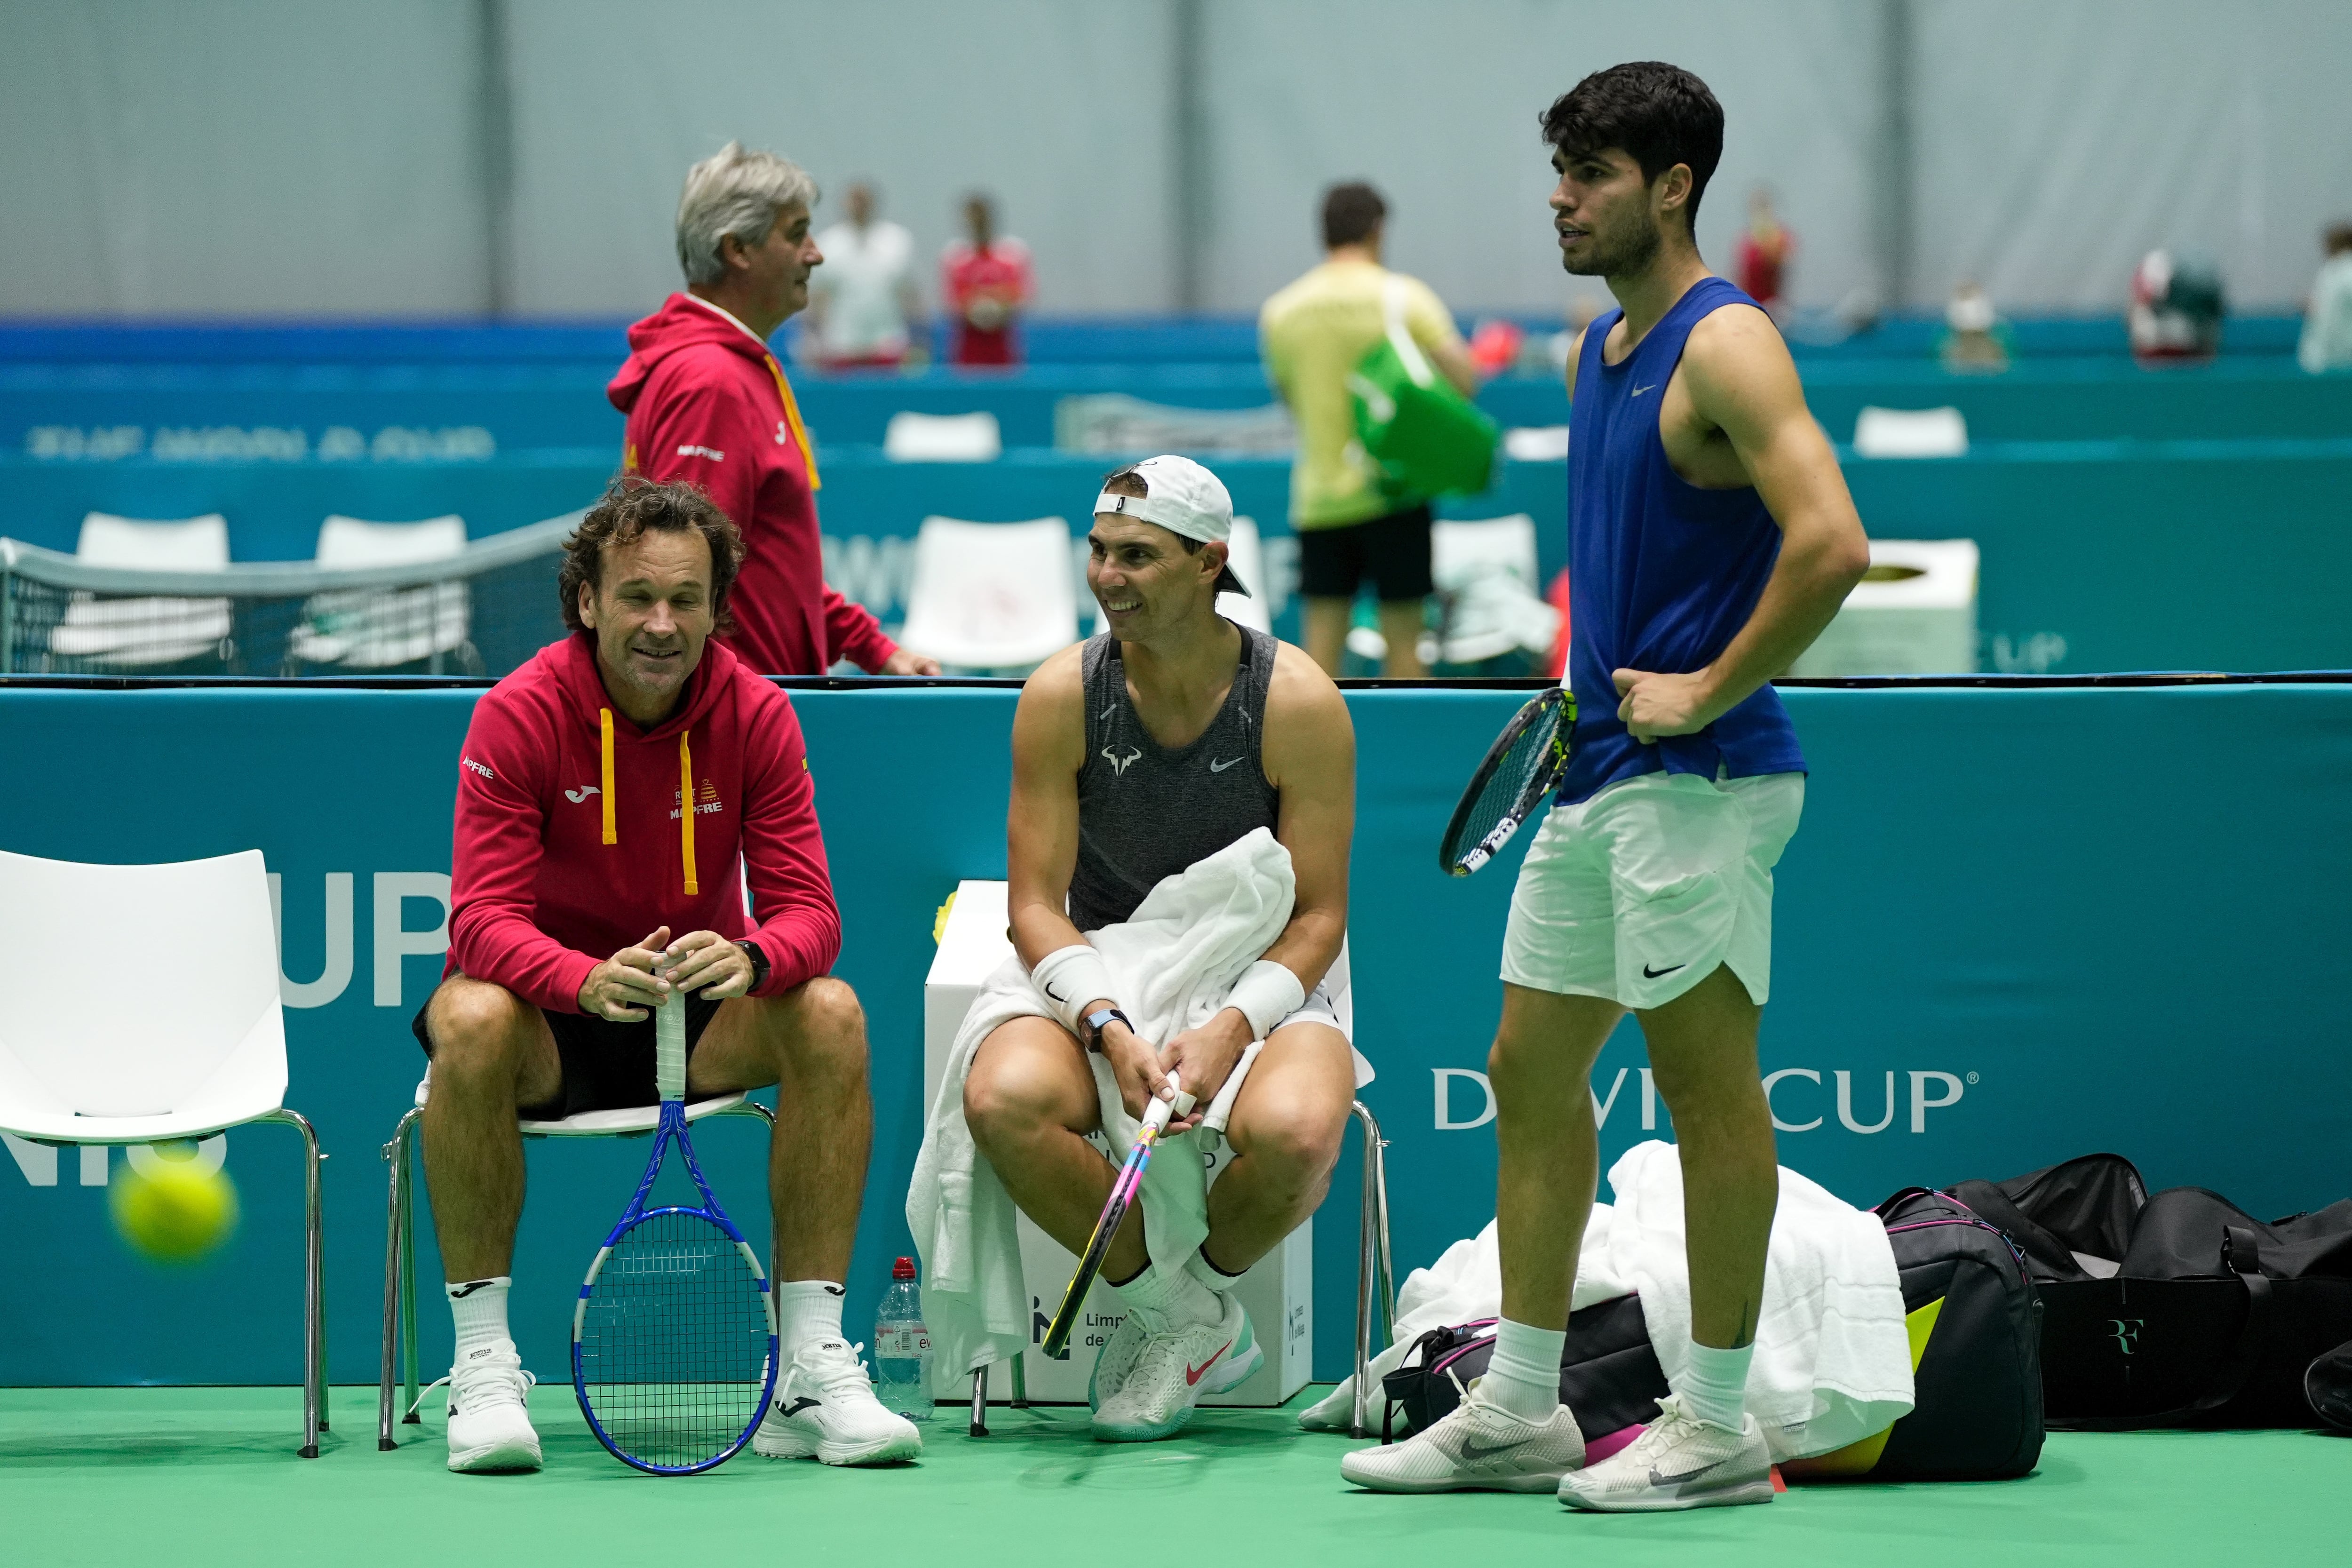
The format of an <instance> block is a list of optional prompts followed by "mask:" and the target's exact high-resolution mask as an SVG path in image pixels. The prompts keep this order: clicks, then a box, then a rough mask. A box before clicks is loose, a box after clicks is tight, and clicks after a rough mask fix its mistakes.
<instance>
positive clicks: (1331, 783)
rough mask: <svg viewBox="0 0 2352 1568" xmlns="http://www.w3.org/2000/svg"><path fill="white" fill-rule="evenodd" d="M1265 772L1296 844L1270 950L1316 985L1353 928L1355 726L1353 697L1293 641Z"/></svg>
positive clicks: (1281, 823) (1278, 678) (1268, 713)
mask: <svg viewBox="0 0 2352 1568" xmlns="http://www.w3.org/2000/svg"><path fill="white" fill-rule="evenodd" d="M1265 773H1266V777H1267V778H1268V779H1269V780H1271V781H1272V782H1273V784H1274V786H1275V788H1276V790H1278V791H1279V792H1280V794H1281V806H1280V815H1279V818H1278V821H1277V824H1276V828H1275V837H1276V838H1278V839H1280V840H1281V842H1282V847H1284V848H1286V849H1287V850H1289V851H1290V868H1291V872H1292V875H1293V876H1294V877H1295V878H1296V879H1297V898H1296V900H1295V901H1294V902H1293V903H1292V905H1291V909H1290V923H1289V924H1287V925H1286V926H1284V927H1283V928H1282V934H1281V935H1280V936H1278V937H1276V938H1275V940H1274V945H1273V946H1272V947H1269V948H1267V949H1266V951H1265V956H1266V957H1267V958H1269V959H1271V960H1273V961H1274V962H1275V963H1279V964H1281V965H1282V966H1283V967H1284V968H1285V969H1287V970H1289V971H1290V972H1291V973H1293V974H1295V975H1297V977H1298V984H1299V986H1300V988H1301V989H1303V990H1307V991H1312V990H1314V989H1315V987H1316V985H1317V984H1318V983H1319V982H1320V981H1321V980H1322V978H1323V976H1324V973H1326V972H1327V971H1328V970H1329V969H1330V967H1331V964H1332V962H1333V961H1334V960H1336V959H1337V958H1338V957H1339V943H1340V942H1341V941H1342V940H1343V939H1344V938H1345V937H1346V936H1347V934H1348V850H1349V844H1350V842H1351V840H1352V839H1353V838H1354V836H1355V830H1356V730H1355V725H1354V724H1353V723H1352V722H1351V721H1349V717H1348V703H1347V700H1346V699H1345V698H1343V697H1341V696H1340V695H1339V688H1338V687H1336V686H1334V685H1332V684H1331V678H1330V677H1329V676H1328V675H1325V674H1324V673H1323V671H1322V670H1321V669H1319V668H1317V667H1316V665H1315V662H1314V660H1312V659H1311V658H1307V655H1306V654H1305V653H1304V652H1302V651H1300V650H1299V649H1297V648H1296V647H1291V646H1290V645H1289V644H1287V643H1286V644H1284V645H1282V648H1281V651H1280V652H1279V653H1278V654H1277V655H1276V660H1275V674H1274V680H1273V683H1272V685H1271V686H1270V688H1269V689H1268V690H1267V692H1266V700H1265Z"/></svg>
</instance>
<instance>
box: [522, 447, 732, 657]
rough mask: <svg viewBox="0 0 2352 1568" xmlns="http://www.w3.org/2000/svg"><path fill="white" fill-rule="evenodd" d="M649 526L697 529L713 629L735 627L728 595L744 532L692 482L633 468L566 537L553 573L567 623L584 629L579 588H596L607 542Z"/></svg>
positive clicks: (633, 536) (627, 539)
mask: <svg viewBox="0 0 2352 1568" xmlns="http://www.w3.org/2000/svg"><path fill="white" fill-rule="evenodd" d="M649 529H658V530H660V531H662V532H665V533H683V532H685V531H687V530H688V529H693V530H695V531H698V532H699V533H700V534H701V535H702V537H703V540H704V542H707V543H708V544H709V546H710V616H711V628H710V629H711V630H712V632H713V633H715V634H717V635H718V636H720V637H724V636H725V635H726V634H728V633H729V632H731V631H733V630H734V629H735V617H734V616H731V615H730V614H729V613H728V610H727V595H728V594H729V592H730V590H732V589H733V588H734V586H735V574H737V573H738V572H740V571H741V570H742V568H743V534H742V531H740V529H738V528H737V527H736V526H735V525H734V524H733V523H732V522H730V521H728V520H727V514H726V513H725V512H723V511H720V510H719V509H718V507H716V506H714V505H712V504H711V500H710V498H709V496H707V495H704V494H703V493H702V491H701V490H699V489H696V488H695V487H694V486H692V485H689V484H656V483H655V482H654V481H653V480H651V479H639V478H637V477H636V476H635V475H634V474H630V475H624V476H623V477H621V478H620V479H614V481H613V482H612V483H611V484H610V485H608V486H607V487H605V490H604V495H603V496H602V497H601V498H599V499H598V500H597V502H596V504H595V505H594V506H593V507H590V508H589V509H588V515H587V516H585V517H583V518H582V519H581V520H580V527H579V529H578V530H577V531H575V532H573V534H572V537H571V538H569V539H567V540H565V541H564V542H563V566H562V570H560V571H559V572H557V573H556V574H555V592H556V594H557V595H558V596H559V597H560V598H562V601H563V624H564V625H565V626H570V627H571V628H572V630H573V631H575V632H580V631H586V630H587V629H588V627H587V623H585V622H584V621H583V620H581V618H580V590H581V589H582V588H583V587H584V588H591V589H593V588H595V587H597V586H598V585H599V584H600V583H601V581H602V578H603V572H604V547H605V546H606V545H608V544H630V543H634V542H635V541H637V540H638V539H641V538H643V537H644V536H645V534H646V531H647V530H649Z"/></svg>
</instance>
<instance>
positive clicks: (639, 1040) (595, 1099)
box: [408, 995, 726, 1121]
mask: <svg viewBox="0 0 2352 1568" xmlns="http://www.w3.org/2000/svg"><path fill="white" fill-rule="evenodd" d="M432 1005H433V999H432V998H431V997H430V996H428V997H426V998H425V1006H424V1007H419V1008H418V1009H417V1010H416V1016H415V1018H413V1019H412V1020H410V1022H409V1026H408V1028H409V1032H410V1033H411V1034H414V1035H415V1037H416V1043H417V1044H418V1045H420V1046H423V1047H425V1057H426V1058H428V1059H429V1058H431V1057H432V1055H433V1037H432V1036H431V1035H430V1034H429V1033H427V1032H426V1030H425V1008H426V1007H430V1006H432ZM725 1005H726V1003H725V1002H724V1001H723V1000H722V1001H719V1002H706V1001H704V1000H703V999H702V998H701V997H699V996H695V995H689V996H688V997H687V999H686V1059H687V1060H688V1061H689V1062H690V1061H692V1060H693V1059H694V1047H695V1046H696V1045H697V1044H698V1043H699V1042H700V1040H701V1039H702V1031H703V1030H705V1029H707V1028H709V1026H710V1020H711V1017H712V1016H713V1015H715V1014H716V1013H717V1012H718V1011H719V1008H721V1007H723V1006H725ZM539 1016H541V1017H542V1018H545V1019H546V1020H547V1027H548V1032H549V1033H550V1034H551V1035H553V1036H554V1037H555V1055H556V1059H557V1060H558V1061H560V1062H561V1063H562V1068H563V1086H562V1088H561V1089H558V1090H556V1093H555V1097H554V1098H553V1099H551V1100H546V1101H544V1102H543V1103H541V1104H539V1105H522V1106H517V1107H516V1108H515V1113H516V1114H517V1115H518V1116H520V1118H521V1119H522V1120H523V1121H562V1119H563V1118H565V1117H567V1116H578V1115H580V1114H581V1113H582V1112H583V1111H589V1110H630V1109H632V1108H634V1107H637V1106H646V1105H659V1104H660V1103H661V1091H660V1089H658V1088H657V1087H656V1085H655V1083H654V1021H653V1019H652V1018H650V1017H646V1018H640V1019H638V1020H637V1021H636V1022H635V1023H634V1024H616V1023H614V1021H613V1020H612V1019H610V1018H598V1017H593V1016H590V1015H588V1014H586V1013H558V1012H555V1011H554V1010H552V1009H551V1008H547V1007H541V1009H540V1010H539Z"/></svg>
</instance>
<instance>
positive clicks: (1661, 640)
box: [1559, 278, 1805, 804]
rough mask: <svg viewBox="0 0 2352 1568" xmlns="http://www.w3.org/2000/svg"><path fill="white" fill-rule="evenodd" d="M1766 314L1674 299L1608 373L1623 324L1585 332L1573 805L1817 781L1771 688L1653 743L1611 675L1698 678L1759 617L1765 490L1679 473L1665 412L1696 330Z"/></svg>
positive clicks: (1769, 551) (1569, 794)
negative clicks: (1677, 776) (1742, 783)
mask: <svg viewBox="0 0 2352 1568" xmlns="http://www.w3.org/2000/svg"><path fill="white" fill-rule="evenodd" d="M1755 302H1756V301H1754V300H1750V299H1749V298H1748V296H1747V295H1745V294H1743V293H1741V292H1740V291H1739V289H1738V288H1736V287H1734V286H1733V285H1732V284H1730V283H1728V282H1727V281H1726V280H1724V279H1720V278H1705V279H1700V280H1699V281H1698V282H1697V283H1696V284H1694V285H1692V286H1691V288H1690V289H1689V290H1688V291H1686V292H1685V294H1684V295H1683V297H1682V298H1681V299H1679V300H1675V304H1674V307H1673V309H1671V310H1668V311H1667V312H1666V313H1665V315H1664V318H1663V319H1662V320H1660V321H1659V322H1658V324H1657V325H1656V326H1654V327H1653V328H1651V329H1650V331H1649V334H1648V335H1647V336H1646V337H1644V338H1643V340H1642V341H1641V342H1639V343H1637V344H1635V345H1634V347H1633V353H1629V354H1627V355H1626V356H1625V359H1624V362H1623V363H1620V364H1613V365H1612V364H1604V363H1601V348H1602V345H1604V344H1605V343H1606V342H1608V340H1609V333H1610V331H1611V330H1612V328H1614V327H1615V326H1616V324H1617V322H1618V321H1619V320H1620V319H1621V318H1622V316H1623V315H1624V312H1623V311H1622V310H1612V311H1610V312H1609V313H1608V314H1606V315H1603V316H1601V317H1599V318H1597V319H1596V320H1595V321H1593V323H1592V324H1591V326H1590V327H1588V328H1586V329H1585V332H1584V347H1583V353H1582V355H1581V357H1580V358H1579V359H1578V361H1577V367H1576V404H1575V406H1574V408H1573V409H1572V410H1571V412H1570V416H1569V419H1570V423H1569V447H1568V533H1569V539H1568V549H1569V613H1570V649H1569V658H1568V664H1569V680H1570V689H1572V690H1574V691H1575V693H1576V732H1575V738H1574V742H1573V744H1574V750H1573V751H1572V752H1571V753H1570V758H1569V764H1568V776H1567V777H1566V778H1565V779H1564V780H1562V781H1561V784H1560V788H1559V799H1560V800H1561V802H1562V803H1564V804H1572V803H1574V802H1576V801H1580V800H1583V799H1585V798H1587V797H1588V796H1590V795H1593V794H1595V793H1596V792H1598V791H1600V790H1602V789H1605V788H1607V787H1608V786H1609V785H1611V784H1617V783H1620V782H1621V781H1622V780H1625V779H1630V778H1634V777H1638V776H1639V775H1641V774H1643V773H1657V772H1659V771H1661V770H1664V772H1667V773H1697V774H1699V775H1701V776H1702V777H1705V778H1709V779H1712V778H1715V777H1717V775H1718V773H1724V774H1727V775H1728V776H1730V777H1732V778H1746V777H1749V776H1751V775H1753V774H1757V773H1796V772H1801V771H1802V770H1803V768H1804V765H1805V759H1804V755H1803V753H1802V752H1800V751H1799V750H1798V749H1797V731H1796V730H1795V728H1794V727H1793V726H1792V725H1790V722H1789V712H1788V710H1787V709H1785V708H1783V707H1782V706H1781V705H1780V693H1778V692H1776V691H1774V690H1773V689H1772V688H1771V687H1769V686H1766V687H1763V688H1761V689H1759V690H1758V691H1756V692H1755V693H1754V694H1753V695H1752V696H1750V697H1748V699H1747V700H1745V701H1743V702H1741V703H1740V704H1739V705H1738V707H1736V708H1733V709H1732V710H1730V711H1729V712H1727V713H1726V714H1724V715H1723V717H1721V718H1720V719H1717V721H1715V722H1714V723H1712V724H1710V725H1708V726H1707V727H1706V729H1704V730H1702V731H1698V732H1697V733H1696V734H1694V735H1671V736H1668V737H1666V738H1665V739H1664V740H1661V741H1659V742H1655V743H1654V744H1652V745H1647V746H1644V745H1642V744H1640V743H1639V742H1636V741H1635V740H1634V739H1633V736H1632V735H1630V734H1628V733H1627V732H1626V730H1625V726H1624V725H1623V723H1622V722H1621V721H1619V720H1618V718H1617V704H1618V703H1619V701H1620V700H1621V699H1620V698H1619V697H1618V695H1617V685H1616V682H1615V681H1614V680H1613V679H1612V678H1611V672H1612V671H1614V670H1618V669H1646V670H1653V671H1657V672H1660V673H1668V674H1686V673H1688V672H1690V671H1692V670H1696V669H1699V668H1704V667H1705V666H1706V664H1707V663H1708V662H1709V661H1710V660H1712V659H1714V658H1716V656H1717V655H1718V654H1720V653H1722V652H1723V650H1724V648H1725V647H1727V646H1729V644H1730V642H1731V639H1732V637H1735V636H1736V635H1738V631H1739V628H1740V627H1742V626H1746V625H1747V624H1748V616H1750V615H1751V614H1753V613H1754V611H1755V609H1756V601H1757V600H1758V599H1759V598H1760V597H1761V596H1762V595H1763V593H1764V583H1765V580H1766V579H1767V578H1769V577H1770V576H1771V574H1772V564H1773V563H1774V562H1775V561H1776V560H1778V559H1779V557H1780V527H1779V526H1778V525H1777V524H1776V523H1774V522H1773V521H1772V516H1771V513H1769V511H1767V510H1765V508H1764V501H1763V498H1762V497H1760V496H1759V495H1758V494H1757V493H1756V491H1755V489H1754V487H1752V486H1743V487H1741V488H1740V489H1728V490H1723V489H1700V488H1699V487H1698V486H1696V485H1694V484H1692V483H1690V482H1689V481H1688V480H1687V479H1684V478H1683V477H1682V476H1681V475H1680V474H1677V473H1675V469H1674V465H1673V464H1672V463H1671V462H1669V461H1668V460H1667V458H1666V449H1665V446H1664V443H1663V442H1662V441H1661V440H1660V439H1659V437H1658V405H1659V404H1660V403H1662V402H1664V397H1665V386H1666V380H1667V378H1668V377H1669V376H1671V375H1673V374H1674V373H1675V365H1677V364H1679V363H1682V357H1683V344H1684V343H1685V342H1686V341H1687V340H1688V339H1689V337H1690V331H1691V328H1693V327H1694V326H1696V325H1697V324H1698V322H1699V321H1701V320H1702V319H1704V318H1705V317H1706V316H1708V315H1710V314H1712V313H1713V312H1714V311H1716V310H1719V309H1721V308H1722V307H1723V306H1725V305H1729V304H1734V303H1737V304H1744V305H1753V304H1755Z"/></svg>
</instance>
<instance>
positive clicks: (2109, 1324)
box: [1951, 1154, 2352, 1431]
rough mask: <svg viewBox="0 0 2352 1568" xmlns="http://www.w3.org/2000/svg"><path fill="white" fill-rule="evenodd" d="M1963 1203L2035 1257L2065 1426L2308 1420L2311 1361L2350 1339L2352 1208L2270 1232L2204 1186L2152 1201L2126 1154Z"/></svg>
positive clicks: (1970, 1194)
mask: <svg viewBox="0 0 2352 1568" xmlns="http://www.w3.org/2000/svg"><path fill="white" fill-rule="evenodd" d="M1951 1191H1952V1194H1953V1195H1954V1196H1956V1197H1958V1199H1960V1201H1962V1202H1963V1203H1965V1204H1967V1205H1969V1207H1970V1208H1972V1209H1974V1210H1975V1211H1976V1212H1977V1213H1979V1215H1983V1216H1984V1217H1985V1218H1986V1219H1988V1220H1990V1221H1992V1222H1993V1223H1994V1224H1996V1225H1998V1226H2000V1227H2001V1228H2002V1229H2003V1230H2004V1231H2006V1232H2008V1233H2009V1235H2010V1236H2011V1237H2012V1238H2013V1239H2014V1240H2015V1241H2016V1242H2017V1244H2018V1246H2019V1247H2020V1249H2021V1251H2022V1252H2023V1253H2024V1254H2025V1257H2026V1261H2027V1266H2028V1268H2030V1269H2031V1270H2032V1274H2033V1279H2034V1283H2035V1285H2036V1286H2037V1287H2038V1288H2039V1289H2040V1291H2041V1296H2042V1395H2043V1402H2044V1405H2045V1406H2046V1408H2047V1415H2048V1419H2049V1422H2050V1425H2052V1426H2060V1427H2074V1428H2078V1429H2083V1430H2096V1431H2126V1430H2136V1429H2138V1428H2142V1427H2152V1426H2309V1425H2310V1424H2311V1423H2312V1420H2313V1416H2314V1411H2313V1408H2312V1404H2311V1398H2310V1395H2309V1394H2308V1392H2307V1379H2308V1374H2309V1373H2310V1372H2311V1370H2312V1364H2313V1363H2314V1361H2315V1359H2316V1358H2318V1357H2319V1356H2321V1355H2322V1354H2324V1353H2325V1352H2328V1351H2330V1350H2331V1349H2333V1348H2334V1347H2335V1346H2337V1345H2339V1344H2342V1343H2343V1342H2345V1341H2347V1340H2352V1199H2347V1200H2344V1201H2341V1202H2338V1203H2335V1204H2331V1205H2328V1206H2327V1207H2326V1208H2324V1209H2320V1210H2318V1211H2317V1212H2315V1213H2310V1214H2302V1215H2290V1216H2288V1217H2287V1218H2285V1219H2280V1220H2272V1221H2269V1222H2264V1221H2262V1220H2258V1219H2255V1218H2254V1217H2253V1216H2252V1215H2249V1214H2248V1213H2246V1212H2245V1210H2243V1209H2242V1208H2240V1207H2238V1206H2237V1205H2235V1204H2232V1203H2231V1202H2230V1201H2229V1200H2228V1199H2227V1198H2224V1197H2222V1196H2221V1194H2218V1193H2213V1192H2209V1191H2207V1190H2206V1189H2205V1188H2202V1187H2173V1188H2168V1189H2167V1190H2166V1191H2163V1192H2159V1193H2157V1194H2153V1195H2150V1194H2148V1192H2147V1184H2145V1183H2144V1182H2142V1181H2141V1179H2140V1175H2139V1173H2138V1171H2137V1170H2136V1169H2134V1168H2133V1166H2132V1164H2131V1163H2130V1162H2129V1161H2127V1160H2126V1159H2124V1158H2123V1157H2122V1156H2121V1155H2117V1154H2088V1155H2084V1156H2083V1157H2082V1158H2080V1159H2075V1160H2069V1161H2066V1162H2065V1163H2063V1164H2057V1165H2052V1166H2050V1167H2048V1168H2046V1169H2044V1170H2040V1171H2034V1172H2032V1173H2028V1174H2026V1175H2022V1176H2017V1177H2013V1178H2011V1180H2009V1181H2005V1182H1962V1183H1960V1184H1958V1185H1957V1186H1955V1187H1953V1188H1952V1189H1951Z"/></svg>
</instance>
